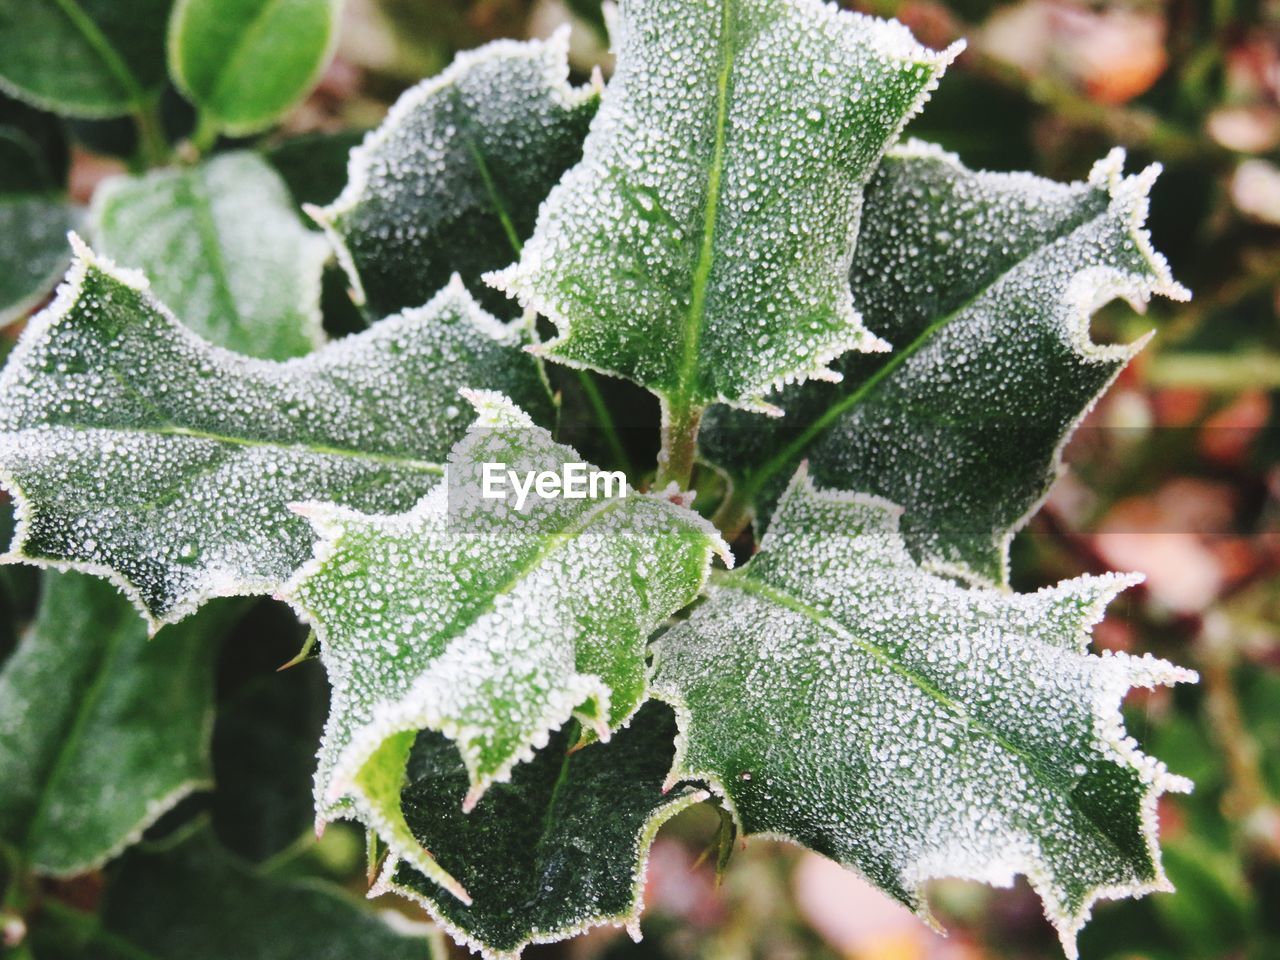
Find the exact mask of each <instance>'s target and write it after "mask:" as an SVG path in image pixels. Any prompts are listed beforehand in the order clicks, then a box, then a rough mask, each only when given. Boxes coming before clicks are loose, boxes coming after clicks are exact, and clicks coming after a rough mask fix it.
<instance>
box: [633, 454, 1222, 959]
mask: <svg viewBox="0 0 1280 960" xmlns="http://www.w3.org/2000/svg"><path fill="white" fill-rule="evenodd" d="M800 488H803V495H805V496H812V497H814V498H817V499H822V500H827V501H830V502H836V503H852V504H861V505H865V506H870V507H874V508H876V509H878V510H881V511H883V513H884V516H885V532H887V533H891V534H893V535H895V536H898V537H900V534H899V533H898V529H899V521H900V518H901V516H902V513H903V510H902V508H901V507H899V506H897V505H896V504H894V503H892V502H890V501H888V500H886V499H884V498H883V497H879V496H875V495H872V494H863V493H856V492H851V491H845V490H827V489H819V488H817V487H815V486H814V485H813V482H812V480H810V479H809V477H808V471H807V469H806V468H805V467H804V466H803V465H802V466H801V468H800V469H799V470H797V471H796V473H795V475H794V476H793V477H792V479H791V482H790V484H789V485H788V487H787V490H786V492H785V493H784V494H783V495H782V498H781V499H780V500H779V509H780V508H781V505H782V504H783V503H784V502H785V501H786V499H787V498H789V497H791V496H793V495H795V494H796V493H797V491H798V490H799V489H800ZM768 537H769V534H765V541H764V542H762V543H761V545H760V549H761V551H764V550H765V549H767V546H768V545H767V540H768ZM903 549H904V551H905V544H904V545H903ZM1144 579H1145V578H1144V577H1143V575H1142V574H1140V573H1129V574H1120V573H1109V574H1102V575H1100V576H1097V575H1086V576H1082V577H1077V578H1075V579H1073V580H1067V581H1063V583H1060V584H1057V585H1056V586H1053V587H1045V588H1042V589H1041V590H1039V591H1037V593H1050V592H1053V591H1056V590H1061V589H1063V588H1064V587H1066V586H1068V585H1070V584H1080V583H1087V584H1091V585H1095V586H1100V587H1101V588H1102V589H1100V590H1099V592H1098V595H1097V597H1096V598H1095V600H1094V602H1093V603H1092V604H1091V605H1090V606H1089V608H1088V611H1089V612H1088V614H1087V615H1086V616H1085V617H1083V618H1082V629H1081V632H1080V634H1079V635H1078V637H1077V644H1078V645H1079V647H1080V649H1081V652H1083V650H1084V648H1086V647H1087V644H1088V642H1089V637H1090V630H1091V628H1092V627H1093V626H1094V625H1096V624H1097V623H1098V622H1099V621H1100V620H1101V619H1102V618H1103V616H1104V614H1105V612H1106V607H1107V606H1108V604H1110V602H1111V601H1112V600H1113V599H1115V597H1116V595H1118V594H1119V593H1120V592H1121V591H1123V590H1126V589H1128V588H1129V587H1131V586H1135V585H1137V584H1139V583H1141V582H1142V581H1143V580H1144ZM977 589H981V588H977ZM661 656H662V649H661V645H658V646H656V647H654V648H653V663H652V665H651V667H650V676H652V675H653V674H654V672H655V671H656V669H657V667H658V665H659V663H660V660H661ZM1094 656H1096V657H1097V660H1098V662H1099V664H1114V666H1111V667H1110V670H1111V672H1112V674H1113V675H1114V676H1113V677H1112V679H1113V680H1117V681H1122V682H1117V683H1114V684H1111V685H1109V686H1108V688H1107V689H1106V690H1105V691H1103V693H1102V694H1100V695H1099V697H1098V699H1097V700H1096V701H1095V703H1094V706H1093V710H1092V711H1091V712H1092V715H1093V721H1094V730H1093V734H1094V739H1095V745H1096V747H1097V748H1098V749H1099V751H1100V752H1101V753H1102V754H1103V755H1105V756H1109V757H1110V759H1112V760H1113V761H1114V762H1115V763H1117V764H1118V765H1120V766H1122V767H1127V768H1129V769H1132V770H1133V771H1134V772H1135V773H1136V774H1137V775H1138V776H1139V778H1140V779H1141V781H1142V782H1143V783H1144V784H1145V785H1146V791H1145V792H1144V794H1143V796H1142V799H1141V801H1140V817H1141V822H1142V834H1143V838H1144V839H1145V841H1146V845H1147V852H1148V855H1149V856H1150V858H1151V863H1152V865H1153V868H1154V870H1153V876H1152V878H1151V879H1150V880H1146V881H1137V882H1135V883H1132V884H1114V885H1101V886H1098V887H1095V888H1093V889H1091V890H1090V891H1089V892H1088V894H1087V895H1086V897H1085V899H1084V902H1083V904H1082V905H1081V907H1080V909H1079V910H1077V911H1075V912H1072V911H1070V910H1068V909H1066V907H1065V905H1064V904H1062V903H1060V902H1059V901H1058V899H1057V898H1056V897H1055V896H1054V894H1053V891H1052V886H1051V882H1050V876H1049V872H1048V871H1047V870H1046V869H1045V868H1044V867H1043V866H1042V865H1041V864H1040V863H1038V862H1036V861H1034V860H1032V861H1030V862H1020V860H1019V859H1018V858H1017V857H1016V856H1015V857H1012V858H1010V859H1009V860H1006V861H998V862H994V863H991V864H989V865H988V866H987V867H986V868H985V869H983V870H980V871H974V872H972V873H964V874H957V873H954V872H949V871H946V870H943V871H932V870H929V869H928V868H927V867H921V865H919V864H916V865H914V866H916V867H919V868H920V869H917V870H911V871H904V876H903V880H904V881H905V882H908V883H913V884H914V889H913V891H912V893H913V897H914V899H915V900H916V906H915V909H914V911H913V912H914V913H915V914H916V916H917V917H919V919H920V920H922V921H923V922H924V923H926V924H928V925H929V926H930V927H932V928H933V929H935V930H938V931H939V932H941V927H940V926H939V924H938V922H937V921H936V920H935V919H934V917H933V915H932V913H931V911H930V909H929V904H928V901H927V899H926V898H925V893H924V884H925V883H926V882H927V881H929V880H941V879H958V880H977V881H979V882H982V883H986V884H988V885H990V886H995V887H1011V886H1012V885H1013V882H1014V879H1015V877H1016V876H1017V875H1018V874H1022V875H1024V876H1025V877H1026V878H1027V880H1028V882H1029V883H1030V884H1031V886H1032V888H1033V889H1034V890H1035V891H1036V894H1037V895H1038V896H1039V897H1040V900H1041V902H1042V904H1043V906H1044V911H1045V916H1046V918H1047V919H1048V920H1049V921H1050V923H1052V924H1053V926H1054V929H1055V930H1056V931H1057V933H1058V938H1059V940H1060V942H1061V944H1062V949H1063V952H1064V954H1065V955H1066V957H1067V960H1078V958H1079V948H1078V946H1077V943H1076V937H1077V935H1078V934H1079V932H1080V930H1081V928H1082V927H1083V926H1084V925H1085V924H1086V923H1087V922H1088V920H1089V918H1090V916H1091V915H1092V911H1093V906H1094V904H1095V903H1097V902H1098V901H1099V900H1114V899H1121V898H1126V897H1133V898H1138V897H1143V896H1145V895H1147V894H1148V893H1159V892H1170V891H1172V890H1173V885H1172V884H1171V883H1170V882H1169V879H1168V877H1167V876H1166V875H1165V871H1164V865H1163V863H1162V862H1161V856H1160V844H1159V839H1158V823H1157V816H1156V804H1157V801H1158V800H1159V799H1160V797H1161V796H1162V795H1163V794H1165V793H1190V792H1191V790H1192V788H1193V784H1192V783H1191V781H1190V780H1188V779H1187V778H1186V777H1182V776H1178V775H1177V774H1173V773H1170V772H1169V770H1168V768H1167V767H1166V766H1165V764H1164V763H1163V762H1162V761H1160V760H1158V759H1157V758H1155V757H1152V756H1149V755H1147V754H1144V753H1143V752H1142V751H1141V749H1140V748H1139V747H1138V744H1137V742H1136V741H1135V740H1134V739H1133V738H1132V737H1131V736H1129V735H1128V734H1127V733H1126V732H1125V726H1124V717H1123V714H1122V713H1121V703H1122V701H1123V699H1124V696H1125V695H1126V694H1127V693H1128V691H1129V690H1130V689H1132V688H1134V687H1143V688H1147V689H1151V688H1153V687H1156V686H1169V685H1172V684H1175V683H1195V682H1198V680H1199V675H1198V674H1197V673H1196V672H1195V671H1194V670H1188V669H1186V668H1185V667H1179V666H1176V665H1175V664H1172V663H1169V662H1168V661H1166V660H1160V659H1158V658H1156V657H1153V656H1151V654H1149V653H1148V654H1144V655H1143V656H1142V657H1133V656H1130V655H1129V654H1126V653H1116V652H1113V651H1110V650H1104V651H1103V652H1102V654H1101V655H1094ZM649 693H650V696H651V697H653V698H654V699H658V700H662V701H663V702H664V703H667V704H669V705H670V706H671V708H672V709H673V710H674V711H675V714H676V730H677V733H676V741H675V743H676V753H675V757H674V759H673V760H672V764H671V772H670V774H668V777H667V783H668V784H676V783H681V782H684V781H686V780H687V781H693V782H698V783H703V784H705V785H706V787H707V789H708V790H710V792H711V793H712V794H713V795H714V796H715V798H716V800H717V802H718V803H720V805H721V806H722V807H723V808H724V809H725V810H727V811H728V813H729V815H730V816H731V817H732V818H733V821H734V825H735V826H736V827H737V828H738V831H739V834H740V835H741V836H742V837H743V838H744V839H745V838H746V837H747V836H748V833H747V831H746V828H745V825H744V823H743V821H742V817H741V814H739V812H738V810H737V807H736V806H735V804H734V803H733V800H732V798H731V797H730V796H729V793H728V791H727V789H726V788H725V784H724V781H723V780H722V779H721V778H720V777H719V776H718V775H717V774H716V773H715V772H714V771H711V770H695V769H692V768H690V767H688V766H686V765H685V762H684V758H685V757H686V756H687V754H688V749H689V733H688V731H689V726H690V721H691V712H690V710H689V707H688V705H687V704H686V703H684V702H683V700H682V699H681V698H680V697H679V696H678V695H677V694H675V693H674V692H673V691H671V690H667V689H661V688H659V687H656V686H652V685H651V686H650V688H649ZM750 836H755V837H760V838H762V839H766V840H777V841H783V842H786V843H790V844H794V845H795V846H799V847H801V848H804V849H807V848H806V847H805V846H804V844H803V843H802V842H801V841H800V840H798V839H797V838H795V837H793V836H791V835H789V834H786V833H782V832H772V831H766V832H761V833H753V834H750ZM837 862H838V861H837ZM840 865H841V866H842V867H844V868H845V869H847V870H850V871H851V872H853V873H854V874H856V875H858V876H859V877H861V878H862V879H863V880H865V881H867V882H868V883H871V885H872V886H875V884H874V882H872V881H871V880H870V879H869V878H868V877H867V876H866V874H865V873H863V872H862V871H861V870H860V869H859V868H858V867H857V866H856V865H854V864H846V863H841V864H840Z"/></svg>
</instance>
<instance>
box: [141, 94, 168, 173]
mask: <svg viewBox="0 0 1280 960" xmlns="http://www.w3.org/2000/svg"><path fill="white" fill-rule="evenodd" d="M133 122H134V125H135V126H136V127H137V128H138V155H137V158H138V165H139V166H141V167H143V168H144V169H150V168H152V167H162V166H164V165H165V164H166V163H168V162H169V156H170V154H169V141H168V140H166V139H165V135H164V125H163V124H162V123H161V122H160V111H159V101H158V100H152V101H151V102H149V103H147V104H146V105H145V106H141V107H139V108H138V109H137V110H135V111H134V112H133Z"/></svg>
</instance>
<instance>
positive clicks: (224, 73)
mask: <svg viewBox="0 0 1280 960" xmlns="http://www.w3.org/2000/svg"><path fill="white" fill-rule="evenodd" d="M284 3H285V0H267V2H266V3H265V4H263V5H262V6H261V7H260V8H259V9H258V12H257V13H256V14H254V16H253V19H252V20H250V21H249V23H248V24H246V25H245V29H244V30H243V31H242V32H241V33H240V35H239V36H238V37H237V38H236V40H235V43H233V44H232V45H231V50H230V52H229V54H228V56H227V58H226V60H225V61H224V66H223V69H222V70H221V71H219V73H218V77H217V79H216V80H215V81H214V82H213V85H212V86H211V87H210V89H209V99H210V100H211V101H220V100H221V99H222V97H223V95H224V94H225V93H226V88H227V86H228V85H229V83H230V81H231V80H232V79H233V78H235V77H236V76H237V74H239V72H240V60H241V59H242V58H243V57H244V56H245V53H246V51H247V50H248V49H249V45H250V41H251V40H256V39H257V38H258V36H259V35H260V34H261V33H262V31H263V30H265V29H266V22H267V20H268V19H269V18H270V16H271V15H273V14H274V13H275V12H276V10H277V9H279V8H280V7H281V6H283V5H284Z"/></svg>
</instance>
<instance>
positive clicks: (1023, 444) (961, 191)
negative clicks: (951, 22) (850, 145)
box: [700, 142, 1187, 583]
mask: <svg viewBox="0 0 1280 960" xmlns="http://www.w3.org/2000/svg"><path fill="white" fill-rule="evenodd" d="M1123 163H1124V155H1123V153H1122V152H1121V151H1115V152H1114V153H1112V154H1111V155H1110V156H1108V157H1107V158H1106V159H1105V160H1103V161H1102V162H1100V163H1099V164H1097V166H1095V168H1094V170H1093V173H1092V174H1091V175H1090V177H1089V180H1088V182H1085V183H1072V184H1057V183H1053V182H1051V181H1048V180H1044V179H1041V178H1039V177H1034V176H1032V175H1030V174H1003V173H1000V174H996V173H975V172H972V171H970V170H967V169H965V168H964V167H963V166H962V165H961V164H960V163H959V161H958V160H957V159H956V158H955V157H954V156H953V155H951V154H946V153H943V152H942V151H940V150H938V149H936V148H933V147H930V146H928V145H925V144H921V143H918V142H913V143H910V144H907V145H906V146H903V147H899V148H896V149H894V150H893V151H891V152H890V154H889V155H888V156H887V157H886V158H885V161H884V163H883V164H882V165H881V167H880V169H879V171H878V172H877V174H876V176H875V178H874V179H873V180H872V182H871V185H870V186H869V187H868V190H867V201H866V211H865V215H864V217H863V222H862V232H861V234H860V236H859V240H858V250H857V253H856V254H855V256H854V262H853V271H852V280H853V292H854V301H855V303H856V304H857V305H858V306H859V307H860V308H861V309H862V310H863V311H864V315H865V317H866V320H867V323H868V325H869V326H870V327H871V328H872V329H874V330H875V331H876V332H877V333H881V334H883V335H884V336H885V337H886V338H888V339H889V340H890V341H891V342H892V343H893V345H894V351H893V353H892V354H890V355H888V356H885V357H881V356H876V357H871V356H855V355H850V356H848V357H846V358H844V360H843V361H841V363H840V364H839V365H838V368H839V369H840V371H841V372H842V373H843V375H844V379H843V381H842V382H840V383H839V384H834V385H833V384H819V383H811V384H805V385H803V386H800V387H793V388H789V389H787V390H786V391H784V393H783V395H782V398H781V400H780V404H781V406H782V407H783V408H784V409H785V410H786V416H785V417H783V418H781V419H779V420H765V419H764V418H761V417H758V416H751V415H748V414H745V413H741V412H737V411H732V410H729V409H727V408H724V407H717V408H714V409H713V410H711V411H709V412H708V415H707V417H706V420H705V421H704V425H703V431H702V434H701V436H700V447H701V451H702V454H703V456H704V457H706V458H707V459H708V460H710V461H712V462H713V463H716V464H718V465H720V466H722V467H724V468H725V469H726V470H727V471H728V472H729V473H730V474H731V476H732V477H733V479H734V483H735V491H734V495H735V501H736V502H737V503H739V504H740V505H741V506H742V507H744V508H745V507H747V506H754V507H755V508H756V509H757V512H758V515H759V518H760V519H764V518H766V517H767V515H768V513H769V510H770V509H771V507H772V504H773V502H774V501H775V500H776V498H777V496H778V493H779V492H780V491H781V488H782V486H783V484H784V483H785V482H786V478H787V477H788V476H789V475H790V473H791V471H793V470H794V469H795V467H796V464H797V463H798V462H799V460H800V458H801V457H807V458H808V460H809V464H810V470H811V472H812V475H813V477H814V479H815V481H816V482H817V483H819V484H820V485H823V486H829V487H836V488H840V489H849V490H864V491H868V492H871V493H875V494H879V495H881V496H884V497H887V498H889V499H890V500H892V501H894V502H895V503H900V504H902V506H903V507H904V509H905V513H904V515H903V520H902V529H903V535H904V536H905V537H906V540H907V543H908V545H909V546H910V548H911V551H912V553H913V555H915V556H916V557H917V558H918V559H920V560H921V561H923V562H924V563H926V565H927V566H929V567H931V568H933V569H935V570H942V571H946V572H948V573H951V574H955V575H958V576H961V577H964V578H966V579H971V580H977V581H980V582H986V583H1004V582H1005V581H1006V580H1007V554H1008V544H1009V541H1010V539H1011V538H1012V537H1013V534H1014V533H1015V532H1016V531H1017V530H1018V529H1019V528H1020V527H1021V526H1022V525H1023V524H1024V523H1025V522H1026V519H1027V517H1028V516H1029V515H1030V514H1031V513H1033V512H1034V511H1035V510H1036V509H1037V508H1038V507H1039V504H1040V502H1041V500H1042V499H1043V497H1044V495H1045V493H1046V491H1047V490H1048V488H1049V486H1050V484H1051V483H1052V482H1053V480H1054V479H1055V478H1056V476H1057V475H1058V473H1059V471H1060V469H1061V450H1062V447H1063V445H1064V444H1065V442H1066V439H1067V437H1068V436H1069V435H1070V433H1071V431H1072V430H1073V429H1074V427H1075V425H1076V424H1077V423H1078V422H1079V421H1080V419H1081V418H1082V417H1083V416H1084V414H1085V412H1087V411H1088V410H1089V408H1090V407H1092V406H1093V404H1094V402H1095V401H1096V399H1097V398H1098V396H1099V395H1100V394H1101V393H1102V391H1104V390H1105V389H1106V388H1107V386H1108V385H1109V384H1110V383H1111V381H1112V380H1113V379H1114V378H1115V377H1116V375H1117V374H1118V373H1119V371H1120V370H1121V368H1122V367H1124V365H1125V364H1126V363H1127V362H1128V360H1129V358H1130V357H1132V356H1133V354H1134V353H1135V352H1136V351H1137V350H1138V349H1139V348H1140V347H1141V346H1142V344H1143V343H1144V342H1145V339H1144V340H1142V341H1139V342H1138V343H1136V344H1133V345H1117V346H1099V345H1097V344H1095V343H1093V342H1092V341H1091V340H1090V338H1089V317H1090V314H1091V313H1092V312H1093V311H1094V310H1095V309H1097V308H1098V307H1099V306H1100V305H1102V304H1104V303H1106V302H1107V301H1109V300H1112V299H1114V298H1116V297H1123V298H1125V299H1126V300H1128V301H1130V302H1131V303H1133V304H1134V305H1135V306H1141V305H1143V304H1145V303H1146V301H1147V300H1148V299H1149V298H1150V297H1151V296H1152V294H1161V295H1163V296H1169V297H1174V298H1183V297H1185V296H1186V295H1187V294H1186V291H1185V290H1183V288H1182V287H1180V286H1179V285H1178V284H1176V283H1175V282H1174V281H1173V280H1172V279H1171V278H1170V276H1169V271H1168V267H1167V265H1166V264H1165V262H1164V259H1163V258H1162V257H1161V256H1160V255H1159V254H1158V253H1156V252H1155V251H1154V250H1152V248H1151V246H1150V243H1149V240H1148V238H1147V235H1146V232H1145V230H1144V229H1143V221H1144V220H1145V219H1146V212H1147V193H1148V190H1149V189H1150V186H1151V183H1152V181H1153V180H1154V178H1155V176H1156V174H1157V172H1158V169H1157V168H1155V167H1152V168H1149V169H1147V170H1145V171H1144V172H1143V173H1141V174H1139V175H1137V176H1131V177H1125V176H1123V175H1122V168H1123Z"/></svg>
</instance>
